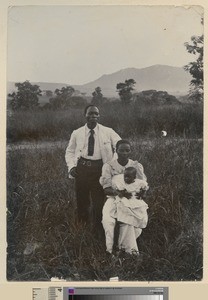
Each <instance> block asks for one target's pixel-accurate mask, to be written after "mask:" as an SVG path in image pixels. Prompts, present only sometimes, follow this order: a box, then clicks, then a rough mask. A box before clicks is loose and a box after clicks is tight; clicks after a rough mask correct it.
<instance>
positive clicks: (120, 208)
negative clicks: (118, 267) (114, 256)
mask: <svg viewBox="0 0 208 300" xmlns="http://www.w3.org/2000/svg"><path fill="white" fill-rule="evenodd" d="M112 187H113V188H114V189H115V190H116V191H117V194H118V196H116V197H115V198H114V200H113V199H112V201H113V205H112V204H111V210H109V209H108V207H107V205H108V204H109V202H108V201H107V202H106V203H105V205H104V207H103V219H105V220H106V219H108V216H107V215H106V214H109V213H110V216H109V220H112V219H114V220H117V221H118V222H119V223H120V224H122V223H123V224H127V225H132V226H134V227H135V228H138V229H139V230H140V231H141V232H142V228H145V227H146V226H147V221H148V215H147V209H148V205H147V204H146V203H145V202H144V201H143V200H142V197H143V196H144V195H145V193H146V191H147V190H148V189H149V187H148V184H147V182H146V181H144V180H141V179H138V178H136V169H135V168H133V167H128V168H126V169H125V170H124V174H119V175H114V176H113V178H112ZM103 227H104V230H105V234H106V247H107V252H110V253H112V246H113V243H114V241H113V239H114V229H115V221H114V222H112V221H111V222H109V223H107V222H103ZM141 232H140V234H141Z"/></svg>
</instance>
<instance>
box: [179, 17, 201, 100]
mask: <svg viewBox="0 0 208 300" xmlns="http://www.w3.org/2000/svg"><path fill="white" fill-rule="evenodd" d="M202 23H203V20H202ZM203 45H204V35H201V36H192V37H191V44H190V43H185V47H186V49H187V51H188V52H189V53H191V54H194V55H197V56H198V57H197V59H196V61H194V62H190V63H189V64H187V65H186V66H184V69H185V70H186V71H188V72H189V73H190V74H191V76H192V77H193V79H192V80H191V82H190V86H191V88H190V91H189V98H190V99H193V100H195V101H202V100H203V84H204V77H203V53H204V48H203Z"/></svg>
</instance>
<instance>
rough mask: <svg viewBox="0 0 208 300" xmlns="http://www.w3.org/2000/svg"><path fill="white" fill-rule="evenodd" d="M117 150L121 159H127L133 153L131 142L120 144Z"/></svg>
mask: <svg viewBox="0 0 208 300" xmlns="http://www.w3.org/2000/svg"><path fill="white" fill-rule="evenodd" d="M116 152H117V154H118V158H119V159H122V160H127V159H129V157H130V155H131V146H130V145H129V144H120V145H119V146H118V149H117V151H116Z"/></svg>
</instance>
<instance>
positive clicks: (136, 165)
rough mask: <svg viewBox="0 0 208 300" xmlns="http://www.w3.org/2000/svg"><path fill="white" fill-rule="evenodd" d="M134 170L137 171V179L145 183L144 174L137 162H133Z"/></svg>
mask: <svg viewBox="0 0 208 300" xmlns="http://www.w3.org/2000/svg"><path fill="white" fill-rule="evenodd" d="M135 168H136V170H137V178H138V179H141V180H145V181H147V177H146V175H145V174H144V168H143V166H142V165H141V164H140V163H139V162H138V161H135Z"/></svg>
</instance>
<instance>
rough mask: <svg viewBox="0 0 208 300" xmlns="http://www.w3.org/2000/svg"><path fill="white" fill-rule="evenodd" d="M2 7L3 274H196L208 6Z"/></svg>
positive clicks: (89, 277)
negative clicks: (4, 51) (4, 10)
mask: <svg viewBox="0 0 208 300" xmlns="http://www.w3.org/2000/svg"><path fill="white" fill-rule="evenodd" d="M7 18H8V22H7V34H8V38H7V72H6V73H7V111H6V115H7V123H6V135H7V142H6V185H7V187H6V189H7V205H6V206H7V216H6V229H7V250H6V251H7V254H6V261H7V266H6V273H7V274H6V277H7V280H8V281H18V282H19V281H21V282H22V281H23V282H25V281H33V282H34V281H59V280H61V281H67V282H68V281H69V282H74V281H85V282H95V281H98V282H101V281H128V282H129V281H133V282H136V281H137V282H138V281H140V282H141V281H142V282H144V281H148V282H149V281H177V282H179V281H201V280H202V279H203V244H204V243H203V125H204V124H203V118H204V113H203V109H204V100H203V99H204V82H203V78H204V76H203V74H204V71H203V52H204V24H203V23H204V11H203V7H201V6H197V5H192V6H186V7H185V6H173V5H151V6H145V5H60V6H59V5H50V6H44V5H37V6H36V5H26V6H11V7H9V8H8V15H7Z"/></svg>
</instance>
